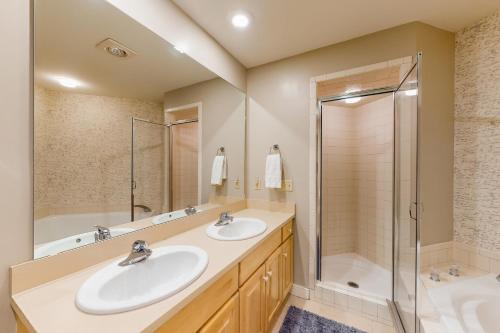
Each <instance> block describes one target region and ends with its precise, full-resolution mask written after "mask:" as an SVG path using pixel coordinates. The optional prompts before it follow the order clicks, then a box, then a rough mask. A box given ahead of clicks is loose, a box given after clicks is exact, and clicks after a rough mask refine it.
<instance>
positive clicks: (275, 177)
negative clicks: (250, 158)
mask: <svg viewBox="0 0 500 333" xmlns="http://www.w3.org/2000/svg"><path fill="white" fill-rule="evenodd" d="M281 174H282V169H281V155H280V154H269V155H267V158H266V175H265V183H266V187H267V188H281Z"/></svg>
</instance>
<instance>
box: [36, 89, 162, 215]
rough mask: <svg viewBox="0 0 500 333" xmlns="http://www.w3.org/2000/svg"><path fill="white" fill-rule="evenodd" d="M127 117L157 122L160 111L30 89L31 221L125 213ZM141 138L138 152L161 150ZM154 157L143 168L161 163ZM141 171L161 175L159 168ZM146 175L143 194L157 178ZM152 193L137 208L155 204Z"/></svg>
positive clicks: (120, 100)
mask: <svg viewBox="0 0 500 333" xmlns="http://www.w3.org/2000/svg"><path fill="white" fill-rule="evenodd" d="M132 116H136V117H140V118H145V119H151V120H152V121H156V122H160V123H162V122H163V106H162V104H161V103H155V102H148V101H141V100H134V99H127V98H117V97H105V96H94V95H84V94H75V93H67V92H61V91H53V90H47V89H45V88H42V87H37V88H36V89H35V112H34V117H35V119H34V120H35V125H34V126H35V128H34V133H35V149H34V163H35V188H34V197H35V198H34V199H35V208H36V210H35V217H36V218H41V217H43V216H47V215H51V214H68V213H84V212H107V211H119V210H128V209H129V205H130V136H131V127H130V126H131V125H130V122H131V117H132ZM147 133H148V132H147V131H146V132H144V133H143V134H142V135H141V137H142V138H143V139H144V140H143V141H144V142H145V143H148V145H147V146H144V147H143V148H145V149H147V148H148V147H150V146H151V147H154V146H157V145H158V144H160V145H161V142H156V141H155V142H152V141H151V140H150V139H148V138H147V137H144V136H147V135H148V134H147ZM160 141H161V140H160ZM153 155H154V156H156V155H155V154H153ZM154 156H153V157H152V158H150V159H147V160H146V161H145V163H154V164H161V163H162V161H161V155H159V154H158V158H156V157H154ZM147 169H149V170H150V171H151V170H157V171H156V172H158V173H161V172H162V170H161V168H153V167H149V168H147ZM152 176H153V177H149V178H147V179H150V182H151V183H150V184H145V186H146V187H147V188H149V189H151V188H154V187H155V186H157V185H156V184H158V183H159V182H157V179H160V178H161V175H160V174H156V175H152ZM147 179H145V181H148V180H147ZM158 186H160V187H161V184H159V185H158ZM157 193H161V188H159V189H158V192H157ZM157 193H152V192H150V193H149V197H147V195H146V196H145V197H144V198H143V199H144V202H141V203H144V204H148V203H149V204H154V201H155V200H156V201H157V200H161V197H160V198H159V197H158V195H157ZM158 204H159V203H158Z"/></svg>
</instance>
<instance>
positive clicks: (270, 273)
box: [264, 246, 283, 327]
mask: <svg viewBox="0 0 500 333" xmlns="http://www.w3.org/2000/svg"><path fill="white" fill-rule="evenodd" d="M264 266H265V267H266V274H265V277H266V279H265V282H266V327H269V326H270V325H271V323H272V322H273V319H274V317H275V315H276V314H277V313H278V310H279V309H280V305H281V301H282V300H283V297H282V296H281V295H282V294H281V293H282V291H283V290H282V281H283V274H282V261H281V246H280V247H279V248H277V249H276V251H274V252H273V254H271V256H270V257H269V258H268V259H267V260H266V263H265V265H264Z"/></svg>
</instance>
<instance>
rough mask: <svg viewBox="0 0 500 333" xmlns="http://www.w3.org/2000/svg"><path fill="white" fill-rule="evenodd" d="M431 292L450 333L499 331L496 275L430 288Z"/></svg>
mask: <svg viewBox="0 0 500 333" xmlns="http://www.w3.org/2000/svg"><path fill="white" fill-rule="evenodd" d="M428 293H429V297H430V298H431V301H432V303H433V304H434V306H435V307H436V309H437V310H438V311H439V313H440V314H441V321H442V323H443V324H444V325H445V326H446V327H447V328H448V331H449V332H450V333H498V332H500V282H498V281H497V280H496V274H488V275H485V276H481V277H477V278H470V279H466V280H463V281H459V282H453V283H449V284H447V285H445V286H443V287H436V288H431V289H429V291H428Z"/></svg>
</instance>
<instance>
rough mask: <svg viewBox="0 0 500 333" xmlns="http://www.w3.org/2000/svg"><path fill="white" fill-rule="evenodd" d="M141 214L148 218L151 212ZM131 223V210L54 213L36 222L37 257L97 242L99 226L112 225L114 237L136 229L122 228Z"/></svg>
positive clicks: (140, 215) (109, 226) (35, 254)
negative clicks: (96, 226) (96, 227)
mask: <svg viewBox="0 0 500 333" xmlns="http://www.w3.org/2000/svg"><path fill="white" fill-rule="evenodd" d="M136 214H139V216H138V219H140V218H142V219H144V218H147V217H149V216H151V213H143V212H141V213H136ZM129 222H130V212H128V211H124V212H104V213H82V214H61V215H50V216H46V217H43V218H40V219H38V220H36V221H35V224H34V227H35V233H34V235H35V253H34V258H35V259H37V258H41V257H45V256H48V255H54V254H57V253H59V252H62V251H67V250H71V249H73V248H76V247H79V246H84V245H88V244H91V243H94V241H95V239H94V233H95V230H96V229H95V227H94V226H95V225H100V226H103V227H107V228H110V231H111V237H115V236H119V235H123V234H125V233H128V232H131V231H134V230H135V229H134V228H130V227H121V225H122V224H126V223H129Z"/></svg>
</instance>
